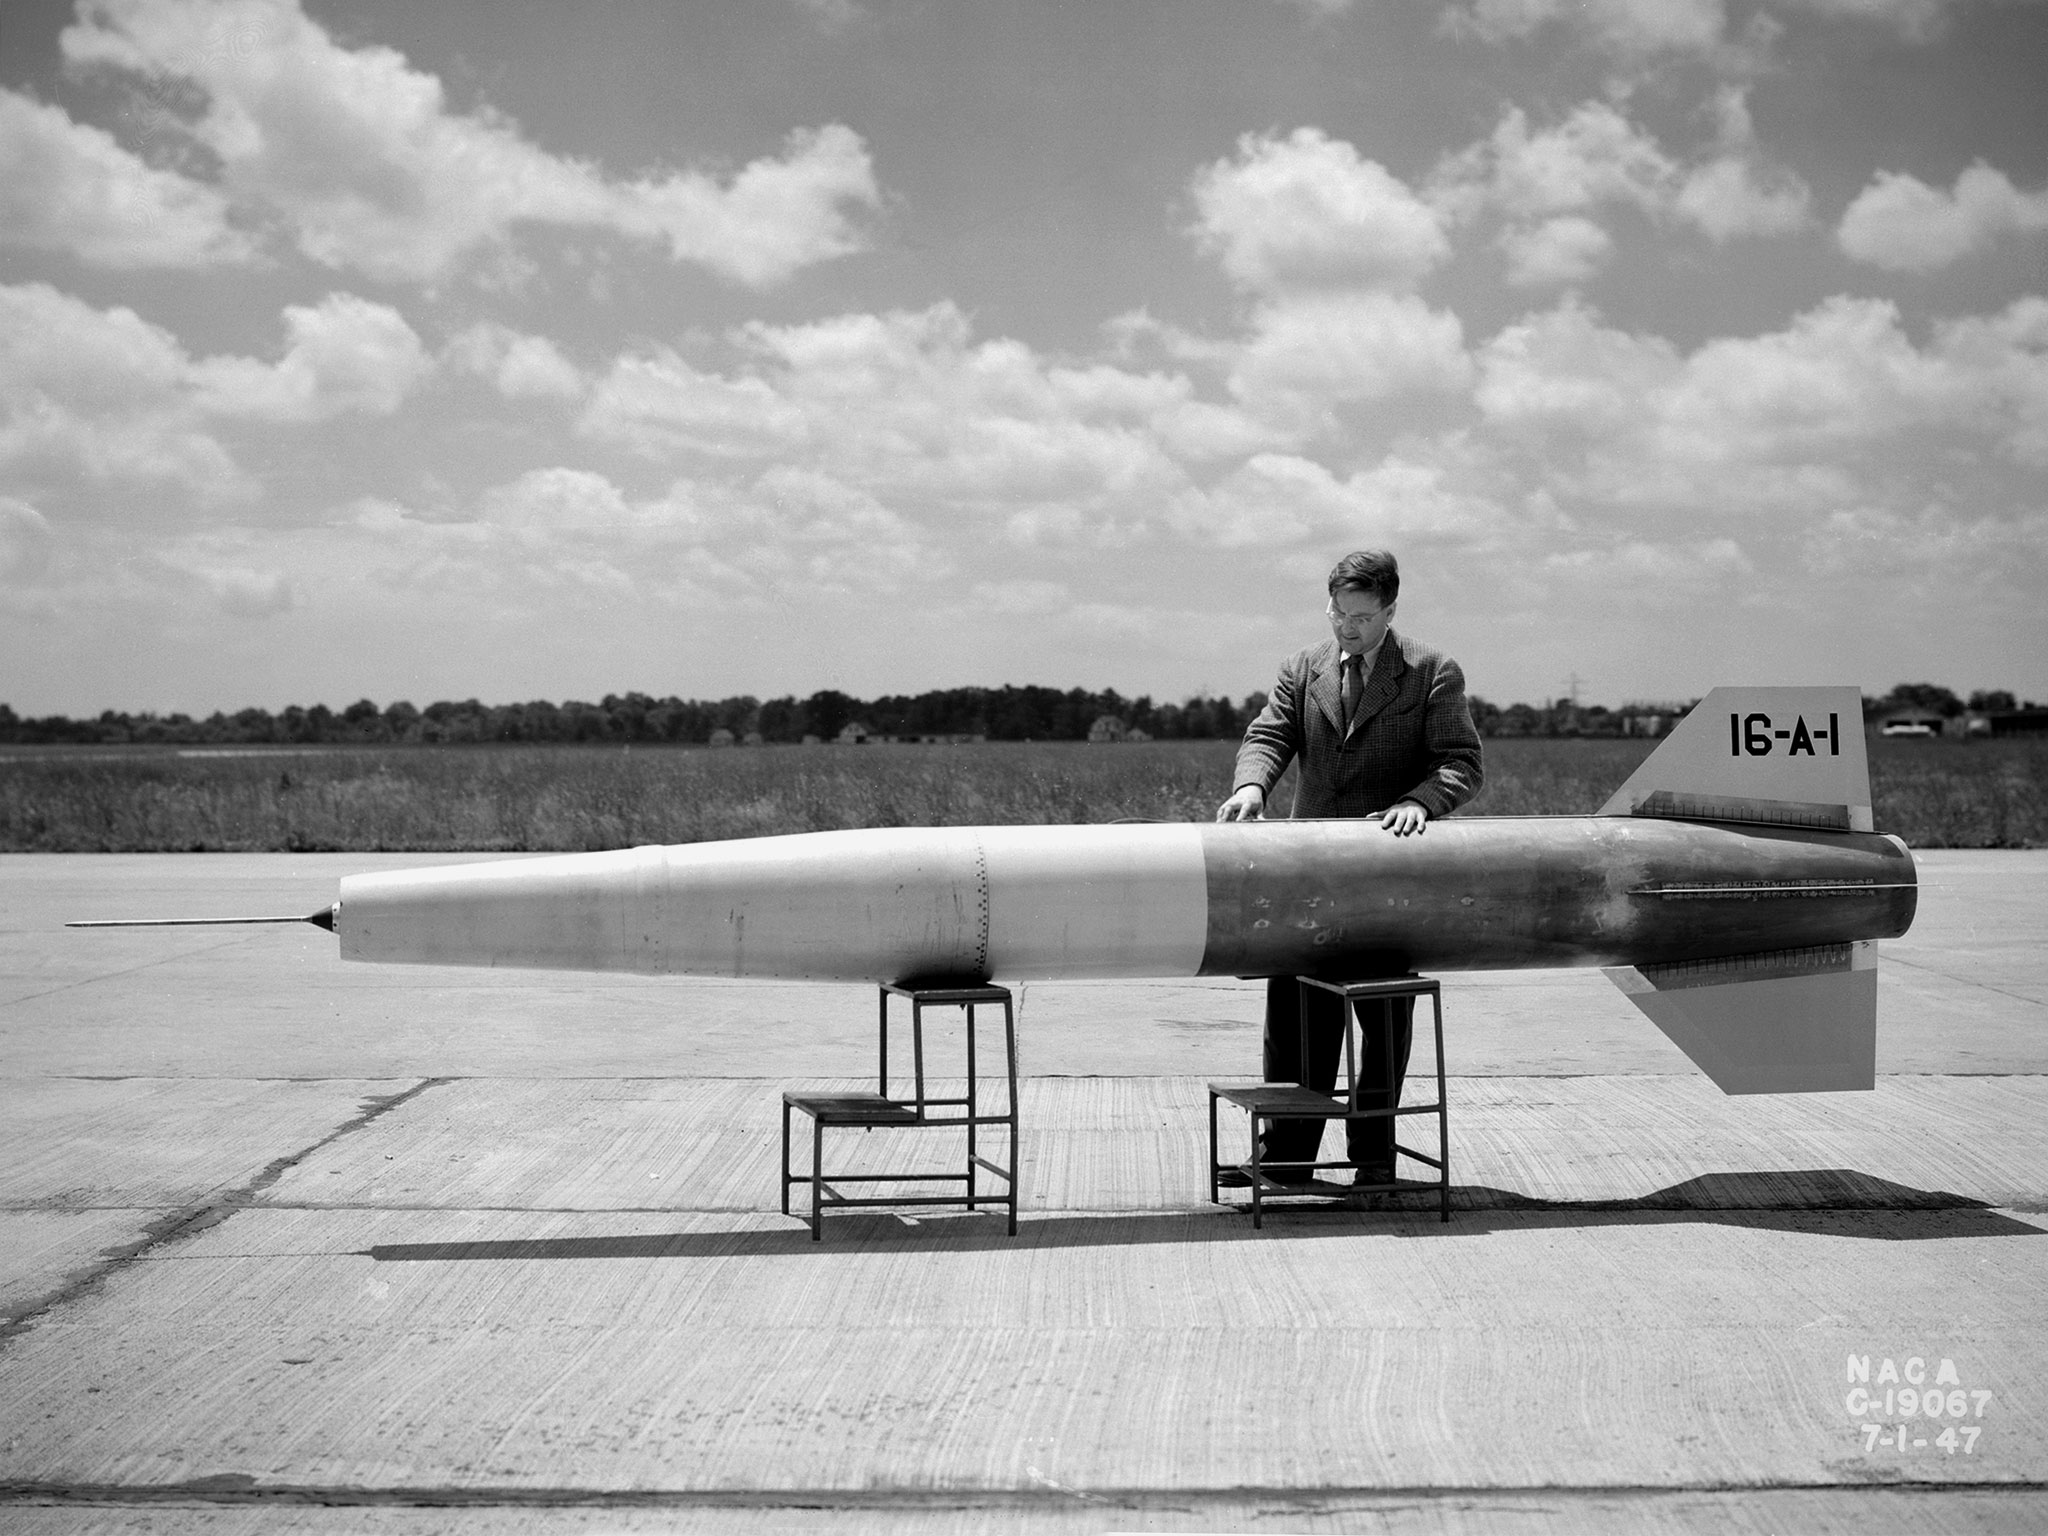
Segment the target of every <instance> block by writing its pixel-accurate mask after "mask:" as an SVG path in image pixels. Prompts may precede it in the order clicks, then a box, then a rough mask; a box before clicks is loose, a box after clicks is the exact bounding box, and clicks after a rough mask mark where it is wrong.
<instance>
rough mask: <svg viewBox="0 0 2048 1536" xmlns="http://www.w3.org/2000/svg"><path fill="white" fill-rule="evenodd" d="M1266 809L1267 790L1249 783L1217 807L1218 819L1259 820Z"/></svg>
mask: <svg viewBox="0 0 2048 1536" xmlns="http://www.w3.org/2000/svg"><path fill="white" fill-rule="evenodd" d="M1265 809H1266V792H1265V791H1264V790H1263V789H1261V788H1259V786H1258V785H1256V784H1247V785H1245V787H1244V788H1243V789H1240V790H1239V791H1238V792H1237V793H1236V794H1234V795H1232V796H1231V797H1230V798H1229V799H1228V800H1226V801H1224V802H1223V803H1222V804H1221V805H1219V806H1217V807H1216V819H1217V820H1218V821H1257V820H1258V819H1259V817H1260V815H1261V814H1262V813H1263V812H1264V811H1265Z"/></svg>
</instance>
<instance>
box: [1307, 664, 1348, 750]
mask: <svg viewBox="0 0 2048 1536" xmlns="http://www.w3.org/2000/svg"><path fill="white" fill-rule="evenodd" d="M1341 654H1342V653H1341V652H1340V651H1339V650H1338V648H1337V642H1336V641H1334V640H1326V641H1324V642H1323V647H1322V649H1321V650H1319V651H1318V652H1317V653H1316V659H1315V670H1314V671H1313V673H1312V674H1311V675H1310V677H1309V680H1308V696H1309V699H1310V701H1311V702H1312V703H1314V704H1315V706H1316V708H1318V709H1320V710H1321V711H1322V712H1323V718H1324V719H1325V720H1327V721H1329V722H1330V734H1331V735H1333V736H1335V737H1336V738H1337V740H1339V741H1342V740H1343V739H1344V679H1343V677H1342V675H1341V673H1340V671H1339V669H1338V666H1337V659H1338V657H1339V655H1341Z"/></svg>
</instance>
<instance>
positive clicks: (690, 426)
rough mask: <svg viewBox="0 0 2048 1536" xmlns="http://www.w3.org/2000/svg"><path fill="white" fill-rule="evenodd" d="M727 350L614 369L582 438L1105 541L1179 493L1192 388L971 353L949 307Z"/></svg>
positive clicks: (1010, 347)
mask: <svg viewBox="0 0 2048 1536" xmlns="http://www.w3.org/2000/svg"><path fill="white" fill-rule="evenodd" d="M727 344H728V345H729V346H730V347H731V348H733V349H734V353H735V357H734V361H733V363H732V364H731V365H730V366H729V367H727V368H725V369H723V370H721V369H716V368H712V367H708V366H705V365H704V364H703V363H701V362H696V361H692V360H690V359H687V358H685V357H683V356H681V355H680V354H679V353H677V352H675V351H673V350H669V349H661V350H656V351H653V352H642V353H636V354H633V355H629V356H626V357H622V358H620V359H619V360H618V361H617V362H616V363H615V364H614V365H613V367H612V369H611V370H610V371H609V372H608V373H607V374H606V375H605V376H604V377H603V378H602V379H600V380H599V381H598V383H597V384H596V385H595V387H594V388H593V389H592V391H591V395H590V399H589V402H588V404H587V405H586V407H585V409H584V412H583V414H582V417H581V420H580V423H579V430H580V431H582V432H583V433H584V434H585V435H587V436H589V437H591V438H593V439H596V440H602V441H613V442H620V443H623V444H625V445H627V446H629V447H631V448H634V449H636V450H638V451H640V452H641V453H643V454H646V455H647V456H648V457H650V458H654V459H657V460H670V459H675V458H679V457H685V456H690V455H702V456H706V457H710V458H714V459H729V460H735V461H743V460H746V459H750V458H754V459H758V458H767V457H769V456H774V457H777V458H779V459H781V460H783V461H786V462H796V463H802V464H807V465H810V466H812V467H815V468H817V469H820V470H822V471H825V472H827V473H830V474H832V475H833V476H834V477H835V478H838V479H840V480H843V481H844V482H846V483H848V484H857V485H861V486H864V487H867V488H868V489H869V490H870V491H872V492H873V493H874V494H877V495H881V496H885V497H887V496H893V495H908V496H915V497H917V498H918V499H920V500H921V501H924V502H926V503H936V504H938V505H942V506H946V507H949V508H952V509H953V510H954V511H955V512H957V513H959V514H962V515H967V516H971V517H1008V516H1010V515H1012V514H1014V513H1016V512H1018V511H1021V510H1024V509H1026V508H1043V507H1046V506H1049V505H1058V506H1064V507H1067V508H1070V509H1073V510H1075V511H1076V512H1077V513H1081V514H1085V517H1086V520H1087V522H1088V524H1089V526H1091V527H1093V528H1096V529H1100V528H1101V527H1103V526H1104V522H1105V520H1106V519H1112V518H1114V517H1115V516H1117V515H1125V516H1132V515H1137V509H1138V508H1140V507H1142V506H1143V505H1144V504H1145V503H1146V501H1147V499H1148V497H1151V496H1153V495H1156V494H1158V493H1160V492H1161V491H1163V490H1167V489H1170V488H1171V487H1173V486H1175V485H1177V484H1178V483H1179V482H1180V480H1181V478H1182V472H1181V471H1180V469H1179V468H1178V467H1177V466H1176V465H1175V463H1174V462H1173V460H1172V458H1171V457H1170V456H1169V455H1168V454H1167V453H1166V452H1165V451H1164V449H1163V448H1162V446H1161V430H1160V429H1159V428H1157V427H1156V426H1155V424H1158V423H1167V422H1174V421H1177V420H1179V419H1180V418H1181V417H1182V416H1183V413H1185V412H1186V411H1187V409H1188V408H1189V400H1188V392H1187V389H1186V386H1185V384H1184V382H1182V383H1176V382H1175V381H1174V380H1171V379H1168V378H1164V377H1159V376H1148V375H1126V376H1124V377H1122V378H1121V379H1117V378H1114V377H1112V375H1113V374H1114V373H1115V370H1105V369H1101V368H1091V369H1062V368H1057V367H1052V366H1049V365H1048V364H1047V363H1046V362H1045V361H1044V360H1043V359H1041V358H1039V357H1038V356H1037V355H1036V354H1035V353H1034V352H1033V351H1032V350H1031V349H1030V348H1029V347H1026V346H1024V345H1023V344H1022V343H1020V342H1016V341H1012V340H1008V339H996V340H990V341H982V342H977V341H975V340H974V339H973V337H972V335H971V333H970V330H969V326H968V323H967V320H966V317H965V316H964V315H963V314H961V312H960V311H959V310H958V309H957V308H956V307H954V306H953V305H951V304H938V305H934V306H932V307H931V308H929V309H925V310H920V311H892V312H890V313H887V314H880V315H874V314H849V315H840V316H835V317H833V318H831V319H827V320H821V321H816V322H812V323H809V324H804V325H790V326H771V325H765V324H759V323H756V324H752V325H748V326H744V327H742V328H740V329H739V330H738V331H736V332H734V333H733V334H732V335H731V336H730V337H728V338H727ZM1119 509H1121V512H1119Z"/></svg>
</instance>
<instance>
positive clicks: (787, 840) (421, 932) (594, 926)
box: [305, 688, 1917, 1093]
mask: <svg viewBox="0 0 2048 1536" xmlns="http://www.w3.org/2000/svg"><path fill="white" fill-rule="evenodd" d="M1916 896H1917V882H1916V876H1915V871H1914V865H1913V857H1912V854H1911V853H1910V852H1909V851H1908V849H1907V847H1906V845H1905V844H1904V843H1903V842H1901V841H1900V840H1899V839H1898V838H1896V837H1893V836H1888V835H1885V834H1881V833H1878V832H1876V831H1874V830H1873V823H1872V817H1871V805H1870V788H1869V771H1868V764H1867V761H1866V754H1865V745H1864V737H1863V729H1862V708H1861V698H1860V696H1859V694H1858V692H1857V690H1855V689H1854V688H1720V689H1716V690H1714V691H1713V692H1712V693H1710V694H1709V695H1708V696H1707V697H1706V698H1705V699H1704V700H1702V701H1701V702H1700V704H1698V705H1697V706H1695V708H1694V709H1693V710H1692V711H1691V712H1690V713H1689V714H1688V715H1687V716H1686V717H1685V718H1684V719H1683V720H1682V721H1681V722H1680V723H1679V724H1678V726H1677V727H1676V728H1675V729H1674V730H1673V731H1672V733H1671V734H1670V735H1669V736H1668V737H1666V738H1665V739H1664V741H1663V742H1662V743H1661V744H1660V745H1659V746H1658V747H1657V749H1656V750H1655V751H1654V752H1653V753H1652V754H1651V755H1650V756H1649V757H1648V758H1646V759H1645V760H1644V762H1643V763H1642V765H1641V766H1640V767H1639V768H1638V769H1637V770H1636V772H1635V773H1634V774H1633V775H1632V776H1631V777H1630V778H1629V779H1628V780H1627V782H1625V783H1624V784H1623V785H1622V786H1621V787H1620V789H1618V790H1617V791H1616V792H1615V794H1614V795H1613V797H1612V798H1611V799H1610V800H1609V801H1608V802H1607V803H1606V804H1605V805H1604V806H1603V807H1602V808H1601V809H1600V811H1599V812H1598V813H1597V814H1596V815H1592V816H1529V817H1483V816H1471V817H1467V816H1454V817H1451V818H1448V819H1445V820H1442V821H1436V822H1432V823H1430V824H1429V825H1428V826H1427V827H1426V828H1425V830H1424V831H1423V832H1422V833H1421V834H1419V835H1414V836H1407V837H1396V836H1394V835H1393V834H1391V833H1389V832H1386V831H1384V830H1382V829H1381V827H1380V826H1379V824H1378V822H1377V821H1376V820H1326V821H1313V820H1311V821H1292V820H1276V821H1257V822H1229V823H1167V822H1147V823H1116V824H1111V825H1096V826H1087V825H1066V826H991V827H903V828H875V829H864V830H854V831H841V832H815V833H804V834H799V835H794V836H781V837H762V838H753V839H742V840H735V841H726V842H710V843H693V844H682V845H677V846H672V847H646V848H632V849H622V850H618V851H613V852H603V853H585V854H565V855H552V856H546V857H539V858H530V859H510V860H496V861H492V862H488V863H479V864H466V865H453V866H443V867H439V868H432V869H414V870H404V871H397V872H391V873H377V874H362V875H352V876H349V877H347V878H345V879H344V880H343V881H342V882H341V889H340V900H339V901H337V902H335V903H334V904H333V905H332V906H331V907H330V908H328V909H325V910H323V911H321V912H317V913H315V914H314V915H313V916H312V917H311V918H309V919H305V920H306V921H312V922H317V923H319V924H320V925H321V926H323V927H331V928H332V929H333V930H334V932H335V934H336V935H337V937H338V938H339V941H340V949H341V956H342V958H343V959H345V960H355V961H369V962H380V963H409V964H426V965H469V966H506V967H539V968H545V969H559V970H575V971H636V972H647V973H655V974H674V975H686V976H721V977H763V978H782V979H796V978H801V979H810V980H838V981H849V982H850V981H867V982H877V981H887V982H909V981H918V980H928V979H937V978H945V979H948V980H956V981H957V980H961V979H971V980H976V981H982V980H989V979H1001V980H1027V979H1037V978H1048V979H1057V978H1101V977H1176V976H1187V977H1193V976H1240V977H1258V976H1274V975H1298V974H1310V975H1317V976H1322V977H1325V978H1342V977H1346V976H1370V975H1388V974H1396V973H1400V972H1405V971H1417V972H1439V971H1463V970H1489V969H1502V968H1528V967H1552V966H1598V967H1601V968H1603V969H1604V970H1605V971H1606V973H1607V975H1608V976H1609V977H1610V978H1612V979H1613V980H1614V981H1615V982H1616V983H1617V984H1618V985H1619V986H1620V988H1621V990H1622V991H1623V993H1624V994H1625V995H1626V996H1627V997H1628V998H1629V999H1630V1001H1631V1002H1633V1003H1634V1004H1635V1005H1636V1006H1637V1007H1638V1008H1639V1009H1640V1010H1641V1011H1642V1012H1643V1013H1644V1014H1646V1015H1647V1016H1648V1017H1649V1018H1650V1020H1651V1021H1652V1022H1653V1023H1655V1024H1656V1025H1657V1027H1658V1028H1659V1029H1661V1030H1662V1031H1663V1032H1664V1033H1665V1034H1666V1035H1667V1036H1669V1037H1670V1038H1671V1039H1672V1041H1673V1042H1674V1043H1676V1044H1677V1045H1678V1046H1679V1047H1680V1048H1681V1049H1682V1050H1683V1051H1684V1052H1685V1053H1686V1054H1687V1056H1689V1057H1690V1058H1691V1059H1692V1061H1693V1062H1694V1063H1695V1064H1697V1065H1698V1066H1699V1067H1700V1068H1701V1069H1702V1070H1704V1071H1705V1072H1706V1073H1707V1074H1708V1075H1709V1076H1710V1077H1711V1078H1712V1079H1713V1080H1714V1081H1715V1082H1716V1083H1717V1084H1719V1085H1720V1086H1721V1088H1722V1089H1723V1090H1724V1091H1726V1092H1729V1093H1783V1092H1810V1091H1822V1090H1836V1089H1858V1088H1861V1089H1867V1088H1870V1087H1872V1086H1874V1083H1875V1072H1876V1040H1877V976H1876V941H1878V940H1880V939H1886V938H1895V937H1897V936H1899V935H1900V934H1903V933H1904V932H1905V931H1906V930H1907V928H1908V927H1909V926H1910V924H1911V923H1912V919H1913V911H1914V904H1915V900H1916Z"/></svg>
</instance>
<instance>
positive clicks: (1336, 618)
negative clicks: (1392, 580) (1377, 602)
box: [1323, 603, 1387, 629]
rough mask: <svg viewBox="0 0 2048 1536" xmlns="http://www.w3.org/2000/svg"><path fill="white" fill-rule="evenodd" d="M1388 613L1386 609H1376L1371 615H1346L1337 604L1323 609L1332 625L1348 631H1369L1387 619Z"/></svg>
mask: <svg viewBox="0 0 2048 1536" xmlns="http://www.w3.org/2000/svg"><path fill="white" fill-rule="evenodd" d="M1386 611H1387V610H1386V609H1385V608H1376V609H1374V610H1373V611H1372V612H1371V613H1346V612H1344V611H1343V610H1342V609H1340V608H1339V607H1338V606H1337V605H1336V604H1335V603H1331V604H1330V605H1329V606H1327V607H1326V608H1324V609H1323V613H1324V614H1325V616H1327V617H1328V619H1329V621H1330V622H1331V623H1332V624H1337V625H1341V626H1343V627H1345V628H1347V629H1369V628H1371V627H1372V626H1373V625H1375V624H1377V623H1378V622H1379V621H1380V620H1381V619H1382V618H1383V617H1385V615H1386Z"/></svg>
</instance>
